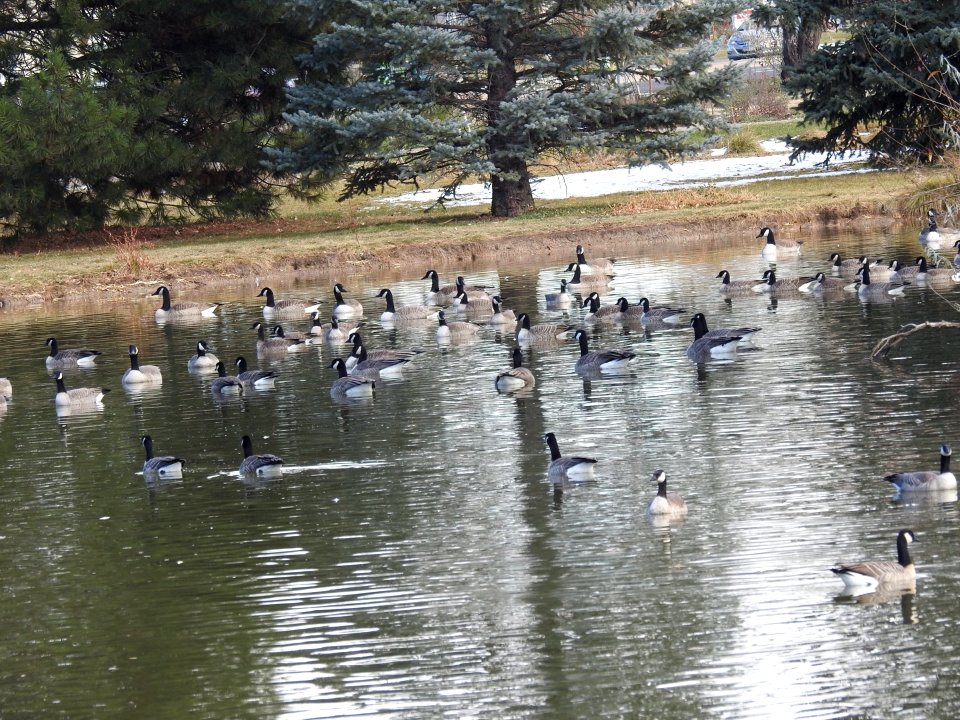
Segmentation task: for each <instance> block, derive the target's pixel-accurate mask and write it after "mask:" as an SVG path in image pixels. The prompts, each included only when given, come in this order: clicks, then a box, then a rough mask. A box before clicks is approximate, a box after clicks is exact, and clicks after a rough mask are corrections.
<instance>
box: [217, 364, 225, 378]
mask: <svg viewBox="0 0 960 720" xmlns="http://www.w3.org/2000/svg"><path fill="white" fill-rule="evenodd" d="M226 376H227V368H226V367H225V366H224V364H223V363H222V362H218V363H217V377H226Z"/></svg>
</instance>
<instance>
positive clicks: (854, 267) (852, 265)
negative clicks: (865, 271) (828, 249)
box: [830, 252, 866, 280]
mask: <svg viewBox="0 0 960 720" xmlns="http://www.w3.org/2000/svg"><path fill="white" fill-rule="evenodd" d="M865 260H866V258H865V257H864V256H862V255H861V256H860V257H858V258H847V259H846V260H844V259H842V258H841V257H840V253H837V252H835V253H831V254H830V269H831V271H832V272H833V274H834V275H839V276H840V277H844V278H849V279H851V280H852V279H853V278H855V277H856V276H857V271H858V270H859V269H860V266H861V265H863V263H864V261H865Z"/></svg>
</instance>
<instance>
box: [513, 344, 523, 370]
mask: <svg viewBox="0 0 960 720" xmlns="http://www.w3.org/2000/svg"><path fill="white" fill-rule="evenodd" d="M513 366H514V367H515V368H518V367H522V366H523V353H522V352H520V348H514V349H513Z"/></svg>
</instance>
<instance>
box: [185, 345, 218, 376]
mask: <svg viewBox="0 0 960 720" xmlns="http://www.w3.org/2000/svg"><path fill="white" fill-rule="evenodd" d="M209 350H210V346H209V345H207V343H206V341H205V340H200V341H199V342H198V343H197V354H196V355H193V356H191V357H190V359H189V360H187V369H188V370H215V369H216V367H217V363H218V362H220V358H218V357H217V356H216V355H214V354H213V353H212V352H209Z"/></svg>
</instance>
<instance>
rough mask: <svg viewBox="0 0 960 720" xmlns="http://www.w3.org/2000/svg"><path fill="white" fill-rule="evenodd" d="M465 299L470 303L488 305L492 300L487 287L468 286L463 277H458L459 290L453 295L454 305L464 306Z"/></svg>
mask: <svg viewBox="0 0 960 720" xmlns="http://www.w3.org/2000/svg"><path fill="white" fill-rule="evenodd" d="M464 298H466V300H469V301H470V302H479V303H486V302H488V301H489V300H490V294H489V293H488V292H487V290H486V288H485V287H481V286H480V285H467V281H466V280H464V279H463V275H458V276H457V289H456V290H455V291H454V293H453V301H452V302H451V304H452V305H462V304H463V303H464Z"/></svg>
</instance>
